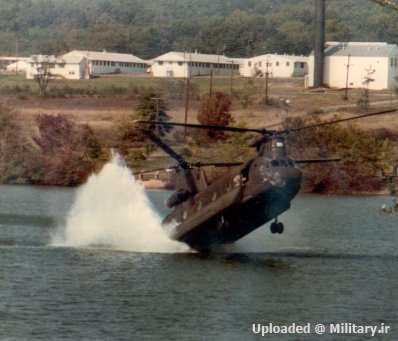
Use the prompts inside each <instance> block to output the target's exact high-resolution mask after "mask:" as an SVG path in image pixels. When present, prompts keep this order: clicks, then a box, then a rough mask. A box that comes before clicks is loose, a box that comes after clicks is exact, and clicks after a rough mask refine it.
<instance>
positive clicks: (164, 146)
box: [141, 129, 189, 169]
mask: <svg viewBox="0 0 398 341" xmlns="http://www.w3.org/2000/svg"><path fill="white" fill-rule="evenodd" d="M141 130H142V132H143V133H144V134H145V135H146V136H148V137H149V138H150V139H151V141H152V142H153V143H155V144H156V145H157V146H158V147H159V148H161V149H162V150H164V151H165V152H166V153H167V154H168V155H170V156H171V157H172V158H173V159H174V160H176V161H177V162H178V164H179V165H180V167H181V168H183V169H188V168H189V164H188V163H187V162H186V161H185V160H184V159H183V158H182V156H181V155H179V154H177V153H176V152H175V151H174V150H173V149H171V148H170V147H169V146H168V145H167V144H166V143H164V142H163V141H162V140H161V139H160V138H158V137H157V136H156V135H154V134H153V133H152V132H150V131H149V130H146V129H141Z"/></svg>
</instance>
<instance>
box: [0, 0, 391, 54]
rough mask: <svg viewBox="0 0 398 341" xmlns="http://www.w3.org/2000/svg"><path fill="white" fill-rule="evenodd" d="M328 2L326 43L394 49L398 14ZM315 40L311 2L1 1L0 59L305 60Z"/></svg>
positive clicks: (369, 4)
mask: <svg viewBox="0 0 398 341" xmlns="http://www.w3.org/2000/svg"><path fill="white" fill-rule="evenodd" d="M326 3H327V36H326V38H327V40H340V41H348V40H350V41H386V42H389V43H398V12H397V11H393V10H389V9H387V8H384V7H382V6H380V5H378V4H376V3H374V2H373V1H371V0H362V1H357V0H329V1H327V2H326ZM313 38H314V0H282V1H280V0H201V1H197V0H151V1H148V0H118V1H116V0H13V1H8V0H0V55H15V53H16V51H18V54H19V55H26V56H27V55H31V54H36V53H43V54H59V53H62V52H66V51H68V50H71V49H82V50H102V49H106V50H107V51H113V52H127V53H132V54H135V55H137V56H139V57H141V58H154V57H156V56H158V55H160V54H162V53H165V52H168V51H171V50H179V51H194V50H198V51H200V52H202V53H220V54H221V53H225V54H226V55H228V56H231V57H246V56H249V55H258V54H263V53H274V52H277V53H294V54H308V53H309V52H310V51H311V49H312V46H313Z"/></svg>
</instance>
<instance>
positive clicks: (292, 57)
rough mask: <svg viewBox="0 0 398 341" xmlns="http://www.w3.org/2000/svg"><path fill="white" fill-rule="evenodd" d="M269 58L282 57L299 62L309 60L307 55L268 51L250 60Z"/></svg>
mask: <svg viewBox="0 0 398 341" xmlns="http://www.w3.org/2000/svg"><path fill="white" fill-rule="evenodd" d="M267 58H280V59H288V60H291V61H298V62H307V61H308V57H307V56H297V55H293V54H276V53H268V54H264V55H261V56H255V57H251V58H249V59H248V60H266V59H267Z"/></svg>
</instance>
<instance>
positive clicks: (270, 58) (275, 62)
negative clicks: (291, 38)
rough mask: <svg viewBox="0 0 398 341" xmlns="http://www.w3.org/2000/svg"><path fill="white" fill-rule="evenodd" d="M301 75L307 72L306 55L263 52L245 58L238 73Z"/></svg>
mask: <svg viewBox="0 0 398 341" xmlns="http://www.w3.org/2000/svg"><path fill="white" fill-rule="evenodd" d="M266 72H268V76H269V77H271V78H272V77H275V78H278V77H280V78H284V77H302V76H304V75H306V74H307V73H308V57H306V56H295V55H288V54H283V55H280V54H265V55H262V56H256V57H252V58H248V59H246V60H245V62H244V64H243V66H242V67H241V70H240V74H241V75H242V76H245V77H256V76H263V75H265V73H266Z"/></svg>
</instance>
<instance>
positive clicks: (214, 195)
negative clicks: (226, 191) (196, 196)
mask: <svg viewBox="0 0 398 341" xmlns="http://www.w3.org/2000/svg"><path fill="white" fill-rule="evenodd" d="M216 199H217V192H214V193H213V196H212V197H211V200H213V201H215V200H216Z"/></svg>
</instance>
